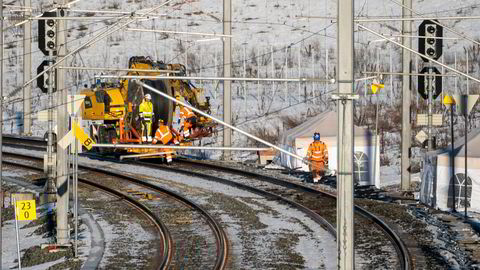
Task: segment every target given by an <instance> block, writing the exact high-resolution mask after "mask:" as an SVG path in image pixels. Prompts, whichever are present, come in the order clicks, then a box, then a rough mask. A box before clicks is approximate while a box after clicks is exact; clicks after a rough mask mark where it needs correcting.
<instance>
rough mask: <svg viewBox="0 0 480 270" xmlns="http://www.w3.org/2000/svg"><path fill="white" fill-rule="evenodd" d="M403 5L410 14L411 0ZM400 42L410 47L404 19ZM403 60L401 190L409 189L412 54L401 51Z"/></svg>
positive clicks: (408, 24) (407, 23)
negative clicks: (410, 74)
mask: <svg viewBox="0 0 480 270" xmlns="http://www.w3.org/2000/svg"><path fill="white" fill-rule="evenodd" d="M403 5H404V7H403V8H402V15H403V17H411V16H412V11H411V7H412V0H403ZM402 30H403V31H402V35H403V36H404V37H403V38H402V43H403V45H404V46H406V47H408V48H412V39H411V38H408V37H406V36H409V35H411V34H412V22H411V21H408V20H405V21H403V22H402ZM402 56H403V62H402V68H403V74H404V75H403V76H402V165H401V167H402V168H401V170H402V176H401V178H402V179H401V185H402V190H409V189H410V154H411V153H410V145H411V125H410V103H411V98H410V95H411V92H410V89H411V82H410V76H409V75H407V74H409V73H410V72H411V68H410V67H411V62H412V55H411V53H410V52H409V51H408V50H405V49H403V51H402Z"/></svg>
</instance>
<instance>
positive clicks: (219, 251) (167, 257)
mask: <svg viewBox="0 0 480 270" xmlns="http://www.w3.org/2000/svg"><path fill="white" fill-rule="evenodd" d="M33 147H35V146H33ZM4 157H6V158H8V157H10V158H12V157H13V158H17V159H26V158H27V159H30V160H32V161H35V162H39V161H41V159H39V158H35V157H31V156H25V155H22V154H16V153H8V152H4ZM4 163H5V164H10V165H14V166H22V167H24V168H27V169H31V170H37V171H43V168H40V167H39V166H34V165H32V164H25V163H22V164H20V163H18V162H12V161H4ZM79 169H80V170H81V171H88V172H89V174H92V173H93V174H94V175H91V177H94V178H96V179H99V178H101V179H102V182H103V183H105V182H109V181H105V179H106V177H114V178H116V180H115V181H110V182H112V183H116V184H115V187H114V188H112V187H108V186H107V185H106V184H100V183H98V181H94V180H91V179H87V177H85V176H84V175H85V173H81V174H80V175H82V176H81V177H80V176H79V181H81V182H82V183H86V184H89V185H92V186H96V187H97V188H100V189H108V190H109V191H111V193H115V194H116V195H117V196H121V197H122V198H125V199H127V198H130V199H131V200H134V201H136V200H135V199H133V198H131V197H130V196H128V195H126V194H125V193H124V192H121V191H119V190H118V188H119V186H118V179H121V180H122V181H124V182H126V183H127V182H128V183H127V185H125V187H126V186H128V187H129V188H132V185H134V186H136V188H134V189H136V190H150V191H152V192H155V193H161V194H163V195H162V196H164V197H169V198H173V199H174V200H175V201H177V202H179V204H177V205H176V206H175V207H181V206H179V205H183V207H188V208H190V209H191V210H194V212H196V213H199V215H197V216H195V218H192V219H191V221H192V222H189V223H188V224H181V225H178V224H176V226H175V227H172V226H165V225H159V226H162V227H163V228H164V231H163V235H165V237H163V239H167V240H168V239H170V240H169V242H168V243H165V242H164V243H163V244H162V246H163V247H166V248H163V251H162V254H163V255H162V258H163V259H162V260H161V261H162V263H161V264H160V265H159V267H158V268H157V269H167V268H172V267H173V268H177V267H178V268H181V267H184V266H185V265H184V262H182V258H180V257H179V256H178V255H179V254H184V250H181V249H184V248H186V247H185V246H184V245H182V244H181V243H182V242H183V240H184V237H188V236H185V234H186V233H187V231H189V230H188V229H185V227H187V226H188V227H195V230H197V229H199V228H201V227H202V225H201V224H200V223H203V222H206V225H207V226H208V227H209V228H210V229H211V232H212V233H213V235H214V238H215V245H216V254H215V260H214V262H213V264H212V263H211V262H193V260H192V258H190V260H189V262H188V263H189V264H190V265H192V264H196V265H195V266H194V267H200V268H205V269H224V268H225V267H226V265H227V262H228V254H229V253H228V250H229V245H228V239H227V235H226V233H225V232H224V230H223V228H222V227H221V225H220V223H218V222H217V221H216V220H215V219H214V218H213V217H212V216H211V215H210V214H209V213H208V212H207V211H206V210H205V209H204V208H203V207H201V206H200V205H198V204H196V203H195V202H193V201H191V200H189V199H188V198H185V197H183V196H182V195H180V194H178V193H176V192H173V191H171V190H168V189H165V188H162V187H159V186H157V185H154V184H152V183H149V182H147V181H143V180H142V179H138V178H135V177H130V176H126V175H124V174H120V173H115V172H112V171H108V170H103V169H98V168H87V167H85V166H79ZM137 203H138V202H137ZM139 204H140V205H141V207H142V208H143V209H144V210H145V211H150V214H152V215H153V216H154V217H155V219H156V220H157V221H158V222H160V218H159V216H160V214H159V213H161V212H163V211H162V209H161V208H159V207H158V202H156V203H154V204H153V205H152V204H151V205H148V206H147V205H146V203H145V202H144V203H139ZM163 209H164V208H163ZM181 212H188V210H182V211H181ZM190 212H192V211H190ZM182 226H183V227H182ZM190 231H193V230H190ZM172 235H175V236H176V237H173V240H172ZM192 238H193V236H192ZM205 243H207V241H206V242H205ZM173 248H175V251H173V250H172V249H173ZM166 252H167V253H166ZM203 253H205V254H208V253H210V246H209V245H207V244H206V245H205V250H204V251H203ZM175 254H176V255H175ZM205 254H203V256H202V257H201V258H199V260H204V258H207V257H208V256H206V255H205ZM200 255H201V254H200ZM172 257H173V258H172Z"/></svg>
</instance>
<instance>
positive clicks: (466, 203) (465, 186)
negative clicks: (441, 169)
mask: <svg viewBox="0 0 480 270" xmlns="http://www.w3.org/2000/svg"><path fill="white" fill-rule="evenodd" d="M466 99H468V98H466ZM466 103H467V102H466ZM465 106H466V105H465ZM464 110H465V112H464V113H465V115H464V116H465V154H464V155H465V157H464V159H465V180H464V182H463V185H464V191H463V192H464V196H465V197H464V198H465V218H467V217H468V214H467V208H468V197H467V179H468V173H467V143H468V140H467V137H468V136H467V135H468V109H467V108H465V109H464Z"/></svg>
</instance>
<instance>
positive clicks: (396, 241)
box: [4, 135, 413, 269]
mask: <svg viewBox="0 0 480 270" xmlns="http://www.w3.org/2000/svg"><path fill="white" fill-rule="evenodd" d="M4 138H8V139H10V140H12V139H13V140H15V139H18V140H21V141H25V140H27V141H28V139H26V138H19V137H17V136H8V135H4ZM33 141H35V142H34V143H39V144H43V145H46V143H45V142H44V141H41V140H39V139H35V140H33ZM38 149H45V148H40V147H38ZM176 162H183V163H188V164H192V165H197V166H202V167H208V168H211V169H215V170H223V171H227V172H230V173H236V174H240V175H244V176H249V177H253V178H257V179H260V180H264V181H267V182H269V183H272V184H276V185H280V186H284V187H287V188H292V189H295V190H300V191H304V192H308V193H313V194H321V195H325V196H328V197H331V198H334V199H336V196H335V195H334V194H331V193H328V192H324V191H319V190H316V189H313V188H311V187H308V186H305V185H301V184H298V183H293V182H289V181H285V180H281V179H276V178H274V177H270V176H265V175H260V174H257V173H254V172H249V171H243V170H240V169H236V168H230V167H226V166H220V165H214V164H210V163H205V162H200V161H192V160H187V159H176ZM141 165H142V166H147V167H151V168H157V169H159V168H160V167H161V169H162V170H169V171H177V172H180V170H179V169H174V168H171V167H164V166H158V165H154V164H149V163H145V162H142V163H141ZM181 173H185V174H190V175H193V174H197V176H198V175H199V173H194V172H192V171H185V170H183V171H181ZM204 176H205V177H208V178H209V179H212V180H213V179H215V178H218V177H214V176H211V175H204ZM215 180H216V181H218V182H223V183H224V184H230V185H235V186H236V187H239V188H247V189H250V191H252V192H255V193H257V194H258V192H262V190H259V189H257V191H256V190H255V188H254V187H250V186H247V185H243V184H240V183H235V182H232V181H229V180H226V179H221V178H218V179H215ZM266 193H268V192H265V193H264V194H266ZM272 194H273V193H272ZM273 195H276V194H273ZM269 196H271V195H269ZM276 196H279V195H276ZM282 198H283V197H282ZM287 203H288V204H291V205H293V204H298V203H296V202H293V201H292V202H287ZM292 203H293V204H292ZM295 207H296V206H295ZM302 211H303V210H302ZM355 211H356V212H357V213H358V214H360V215H361V216H363V217H365V218H366V219H369V220H371V221H373V222H374V223H375V224H377V225H378V226H379V228H380V229H381V230H383V231H384V232H385V234H386V236H387V237H388V238H389V239H390V240H391V241H392V243H393V245H394V247H395V249H396V251H397V255H398V258H399V262H400V265H401V269H412V263H413V262H412V260H411V258H410V253H409V251H408V248H407V247H406V245H405V244H404V242H403V241H402V240H401V238H400V237H399V236H398V234H397V233H396V232H395V231H394V230H393V229H391V228H390V227H389V226H388V225H387V224H386V223H385V222H384V221H382V220H381V219H380V218H378V217H377V216H375V215H374V214H372V213H370V212H368V211H367V210H365V209H363V208H362V207H359V206H355ZM303 212H304V213H306V214H307V215H308V216H309V217H311V218H312V219H314V220H315V221H317V220H318V221H317V222H319V223H324V226H325V227H326V228H327V230H328V231H329V232H333V234H334V235H335V233H334V232H335V229H334V227H333V226H332V225H331V224H330V223H328V221H326V220H325V219H324V218H323V217H321V218H322V219H323V220H324V222H323V221H320V220H319V219H318V217H315V215H317V216H318V214H317V213H314V212H313V213H314V214H312V213H307V211H303ZM327 224H328V225H327Z"/></svg>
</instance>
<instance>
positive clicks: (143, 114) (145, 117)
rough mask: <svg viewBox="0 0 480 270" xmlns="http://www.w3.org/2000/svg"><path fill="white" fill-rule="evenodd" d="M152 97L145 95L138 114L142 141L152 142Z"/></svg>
mask: <svg viewBox="0 0 480 270" xmlns="http://www.w3.org/2000/svg"><path fill="white" fill-rule="evenodd" d="M151 100H152V96H150V94H146V95H145V98H144V99H143V102H142V103H141V104H140V108H139V112H140V119H141V121H142V141H143V142H151V141H152V120H153V104H152V102H151Z"/></svg>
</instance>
